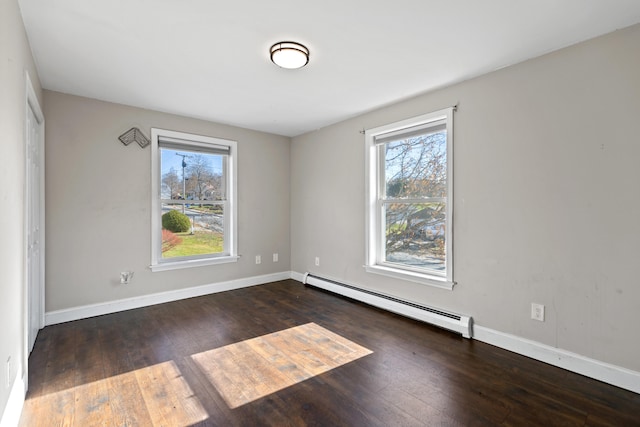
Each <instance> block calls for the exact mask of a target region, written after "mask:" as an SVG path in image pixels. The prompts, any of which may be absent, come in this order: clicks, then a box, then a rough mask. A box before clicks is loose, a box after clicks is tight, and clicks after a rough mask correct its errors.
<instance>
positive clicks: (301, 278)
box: [291, 271, 304, 283]
mask: <svg viewBox="0 0 640 427" xmlns="http://www.w3.org/2000/svg"><path fill="white" fill-rule="evenodd" d="M291 278H292V279H293V280H295V281H298V282H300V283H304V273H298V272H297V271H292V272H291Z"/></svg>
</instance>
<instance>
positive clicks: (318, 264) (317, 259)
mask: <svg viewBox="0 0 640 427" xmlns="http://www.w3.org/2000/svg"><path fill="white" fill-rule="evenodd" d="M316 267H320V257H316Z"/></svg>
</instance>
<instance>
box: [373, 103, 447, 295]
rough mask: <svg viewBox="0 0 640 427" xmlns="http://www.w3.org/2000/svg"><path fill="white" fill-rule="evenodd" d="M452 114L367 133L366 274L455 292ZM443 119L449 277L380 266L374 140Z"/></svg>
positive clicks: (381, 229)
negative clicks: (383, 135) (445, 156)
mask: <svg viewBox="0 0 640 427" xmlns="http://www.w3.org/2000/svg"><path fill="white" fill-rule="evenodd" d="M453 112H454V107H450V108H445V109H442V110H439V111H434V112H432V113H429V114H423V115H421V116H417V117H413V118H409V119H406V120H401V121H399V122H395V123H390V124H387V125H384V126H379V127H376V128H373V129H369V130H367V131H365V180H366V181H365V183H366V197H365V203H366V206H365V210H366V219H365V227H366V230H365V244H366V252H365V253H366V260H365V266H364V268H365V271H367V272H369V273H375V274H381V275H385V276H388V277H394V278H396V279H402V280H408V281H412V282H416V283H421V284H425V285H429V286H435V287H438V288H444V289H449V290H452V289H453V286H454V285H455V282H454V280H453V176H454V174H453ZM441 120H444V121H445V123H446V128H447V204H446V216H447V227H446V243H445V245H446V254H447V258H446V275H444V276H437V275H431V274H428V273H425V272H420V271H416V270H412V269H410V268H399V267H396V266H394V265H393V264H391V263H380V262H379V260H380V259H381V253H382V248H381V247H380V245H379V244H378V236H380V235H383V236H384V234H385V231H384V224H382V222H381V218H380V215H378V191H379V188H378V186H379V185H381V184H380V176H379V173H380V167H381V166H380V165H379V164H378V163H377V162H379V161H380V158H379V156H378V153H377V150H378V147H377V145H376V143H375V138H376V137H377V136H379V135H382V134H387V133H390V132H395V131H400V130H403V129H407V128H411V127H414V126H420V125H425V124H429V123H433V122H437V121H441Z"/></svg>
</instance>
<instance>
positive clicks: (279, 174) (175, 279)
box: [44, 91, 291, 312]
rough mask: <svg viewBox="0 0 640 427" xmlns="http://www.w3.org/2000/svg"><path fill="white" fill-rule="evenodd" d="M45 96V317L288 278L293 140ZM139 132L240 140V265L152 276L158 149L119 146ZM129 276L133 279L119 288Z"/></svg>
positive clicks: (73, 98) (46, 93) (72, 98)
mask: <svg viewBox="0 0 640 427" xmlns="http://www.w3.org/2000/svg"><path fill="white" fill-rule="evenodd" d="M44 98H45V103H44V114H45V117H46V118H47V128H46V144H47V158H46V196H47V218H46V230H47V251H46V256H47V273H46V310H47V312H50V311H55V310H60V309H65V308H71V307H78V306H82V305H87V304H95V303H104V302H109V301H114V300H119V299H123V298H130V297H136V296H141V295H148V294H153V293H158V292H164V291H171V290H178V289H183V288H189V287H193V286H198V285H206V284H210V283H217V282H222V281H227V280H233V279H240V278H246V277H252V276H258V275H263V274H270V273H277V272H283V271H289V269H290V256H289V247H290V244H289V223H290V220H289V212H290V210H289V194H290V191H289V181H290V176H289V153H290V145H291V141H290V139H289V138H286V137H281V136H275V135H270V134H266V133H260V132H255V131H250V130H245V129H240V128H236V127H231V126H225V125H220V124H214V123H210V122H205V121H200V120H195V119H188V118H184V117H179V116H174V115H170V114H164V113H159V112H155V111H149V110H143V109H139V108H133V107H127V106H123V105H118V104H112V103H107V102H102V101H97V100H94V99H88V98H81V97H77V96H71V95H65V94H61V93H57V92H51V91H44ZM133 126H136V127H139V128H140V129H141V130H142V131H143V133H144V134H145V135H147V137H150V136H151V132H150V129H151V127H158V128H163V129H170V130H177V131H183V132H190V133H195V134H200V135H207V136H214V137H219V138H225V139H232V140H236V141H238V186H239V187H238V229H239V231H238V238H239V245H238V248H239V253H240V254H241V255H242V257H241V258H240V260H239V261H238V262H237V263H230V264H222V265H215V266H207V267H198V268H190V269H181V270H172V271H163V272H155V273H152V272H151V271H150V270H149V268H148V267H149V264H150V260H151V228H150V227H151V226H150V220H151V169H150V168H151V153H150V147H147V148H145V149H141V148H140V147H139V146H138V145H137V144H135V143H134V144H131V145H129V146H124V145H123V144H122V143H121V142H120V141H119V140H118V136H119V135H121V134H122V133H123V132H125V131H127V130H129V129H130V128H131V127H133ZM274 252H277V253H278V254H279V261H278V262H277V263H273V262H272V256H271V254H272V253H274ZM256 255H261V256H262V264H260V265H256V264H255V256H256ZM128 270H131V271H133V272H134V277H133V280H132V281H131V283H130V284H129V285H121V284H120V272H121V271H128Z"/></svg>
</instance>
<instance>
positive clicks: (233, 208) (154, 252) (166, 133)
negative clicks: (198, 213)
mask: <svg viewBox="0 0 640 427" xmlns="http://www.w3.org/2000/svg"><path fill="white" fill-rule="evenodd" d="M162 138H167V139H171V140H173V142H174V143H175V142H176V141H178V143H179V144H184V145H185V147H189V146H192V147H197V148H199V149H206V148H207V147H211V148H212V149H214V148H215V147H220V146H224V147H228V148H229V153H228V158H227V161H226V162H223V165H224V164H225V163H226V170H225V171H224V172H226V174H224V173H223V175H225V178H224V179H225V184H226V193H227V194H226V201H193V200H183V201H178V200H175V201H174V200H172V202H177V203H178V204H180V203H184V204H186V203H187V202H190V204H199V203H201V204H221V203H226V204H225V205H224V208H223V210H224V225H225V226H224V254H223V255H213V256H207V255H206V254H205V255H194V256H190V257H179V258H174V259H172V258H167V259H163V258H162V203H163V200H166V199H162V198H161V196H162V194H161V190H162V184H161V179H162V176H161V175H162V171H161V170H160V166H161V158H160V155H161V153H160V145H161V144H160V139H162ZM185 151H187V150H186V149H185ZM237 162H238V159H237V142H236V141H233V140H228V139H222V138H215V137H210V136H204V135H197V134H191V133H187V132H179V131H172V130H167V129H159V128H151V195H152V196H151V265H150V268H151V271H154V272H155V271H165V270H174V269H180V268H189V267H200V266H205V265H215V264H223V263H229V262H237V260H238V258H239V255H238V247H237V242H238V237H237V236H238V225H237V224H238V221H237V218H238V212H237V200H238V197H237V196H238V194H237V188H238V185H237V169H238V168H237V164H238V163H237ZM224 167H225V166H223V168H224ZM194 202H199V203H194Z"/></svg>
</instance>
